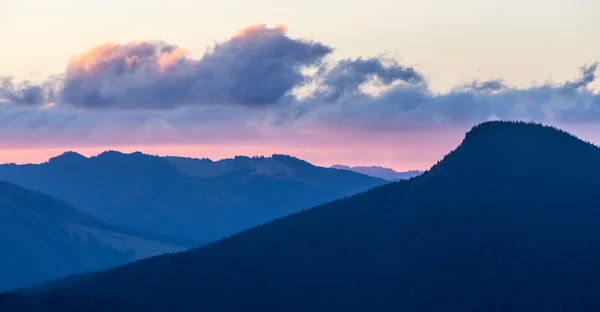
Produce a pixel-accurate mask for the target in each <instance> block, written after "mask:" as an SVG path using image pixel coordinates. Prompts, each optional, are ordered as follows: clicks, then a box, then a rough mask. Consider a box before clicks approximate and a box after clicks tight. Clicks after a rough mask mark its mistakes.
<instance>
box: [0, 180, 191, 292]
mask: <svg viewBox="0 0 600 312" xmlns="http://www.w3.org/2000/svg"><path fill="white" fill-rule="evenodd" d="M198 245H199V244H196V243H194V242H190V241H186V240H182V239H176V238H171V237H166V236H162V235H154V234H146V233H142V232H140V231H137V230H131V229H127V228H123V227H117V226H113V225H110V224H107V223H105V222H102V221H100V220H98V219H96V218H94V217H91V216H89V215H87V214H85V213H82V212H80V211H78V210H77V209H75V208H74V207H72V206H70V205H68V204H66V203H64V202H62V201H60V200H57V199H55V198H52V197H49V196H47V195H44V194H41V193H38V192H34V191H30V190H27V189H24V188H22V187H19V186H16V185H14V184H10V183H7V182H0V251H1V256H0V289H2V290H8V289H12V288H16V287H23V286H28V285H31V284H33V283H39V282H43V281H47V280H50V279H55V278H58V277H61V276H64V275H67V274H73V273H78V272H85V271H90V270H100V269H106V268H109V267H112V266H116V265H122V264H124V263H126V262H129V261H133V260H136V259H141V258H144V257H149V256H154V255H157V254H161V253H165V252H175V251H181V250H185V249H187V248H189V247H197V246H198Z"/></svg>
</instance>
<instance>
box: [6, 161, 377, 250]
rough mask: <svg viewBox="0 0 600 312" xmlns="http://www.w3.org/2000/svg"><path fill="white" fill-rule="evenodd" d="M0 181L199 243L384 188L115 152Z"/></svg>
mask: <svg viewBox="0 0 600 312" xmlns="http://www.w3.org/2000/svg"><path fill="white" fill-rule="evenodd" d="M0 180H6V181H9V182H12V183H15V184H18V185H21V186H23V187H26V188H29V189H32V190H36V191H40V192H43V193H45V194H49V195H52V196H55V197H57V198H60V199H62V200H64V201H66V202H68V203H70V204H72V205H74V206H75V207H78V208H80V209H82V210H84V211H85V212H87V213H89V214H92V215H93V216H95V217H97V218H100V219H102V220H105V221H107V222H110V223H112V224H118V225H122V226H127V227H131V228H137V229H140V230H144V231H148V232H155V233H162V234H168V235H172V236H177V237H187V238H190V239H194V240H197V241H202V242H207V241H212V240H216V239H218V238H222V237H225V236H228V235H231V234H233V233H236V232H238V231H241V230H244V229H247V228H249V227H252V226H255V225H258V224H261V223H264V222H267V221H270V220H273V219H275V218H278V217H282V216H285V215H288V214H290V213H293V212H297V211H300V210H302V209H307V208H310V207H312V206H314V205H318V204H320V203H324V202H328V201H332V200H335V199H337V198H341V197H345V196H350V195H353V194H356V193H359V192H362V191H365V190H368V189H370V188H372V187H375V186H378V185H381V184H384V183H385V181H384V180H381V179H376V178H372V177H368V176H365V175H361V174H357V173H354V172H346V171H340V170H334V169H328V168H322V167H316V166H313V165H311V164H310V163H308V162H305V161H302V160H300V159H297V158H294V157H290V156H285V155H273V156H272V157H254V158H250V157H243V156H239V157H235V158H233V159H226V160H222V161H211V160H209V159H191V158H181V157H158V156H151V155H145V154H142V153H140V152H137V153H132V154H123V153H119V152H115V151H108V152H104V153H102V154H100V155H98V156H95V157H90V158H87V157H84V156H82V155H80V154H77V153H74V152H67V153H65V154H63V155H60V156H58V157H54V158H52V159H50V160H49V161H48V162H46V163H43V164H29V165H15V164H7V165H2V166H0Z"/></svg>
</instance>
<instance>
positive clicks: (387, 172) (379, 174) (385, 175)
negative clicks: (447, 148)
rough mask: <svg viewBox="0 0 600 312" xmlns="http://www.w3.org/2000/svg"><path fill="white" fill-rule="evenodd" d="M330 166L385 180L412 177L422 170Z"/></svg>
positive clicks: (421, 172)
mask: <svg viewBox="0 0 600 312" xmlns="http://www.w3.org/2000/svg"><path fill="white" fill-rule="evenodd" d="M330 168H333V169H340V170H351V171H354V172H358V173H362V174H366V175H368V176H372V177H376V178H380V179H384V180H387V181H398V180H407V179H410V178H414V177H416V176H419V175H421V174H423V171H419V170H410V171H404V172H398V171H395V170H393V169H390V168H386V167H380V166H356V167H349V166H346V165H333V166H331V167H330Z"/></svg>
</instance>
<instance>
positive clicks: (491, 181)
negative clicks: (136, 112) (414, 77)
mask: <svg viewBox="0 0 600 312" xmlns="http://www.w3.org/2000/svg"><path fill="white" fill-rule="evenodd" d="M599 178H600V149H599V148H598V147H596V146H593V145H591V144H588V143H585V142H583V141H580V140H578V139H577V138H575V137H573V136H571V135H569V134H567V133H565V132H562V131H559V130H556V129H553V128H549V127H543V126H540V125H535V124H524V123H507V122H488V123H484V124H482V125H480V126H477V127H475V128H474V129H472V130H471V131H470V132H469V133H467V135H466V137H465V139H464V141H463V143H462V144H461V145H460V146H459V147H458V148H457V149H456V150H455V151H453V152H451V153H450V154H448V155H447V156H446V157H445V158H444V159H443V160H442V161H440V162H439V163H438V164H436V165H435V166H434V167H432V169H431V170H430V171H428V172H426V173H424V174H423V175H421V176H419V177H416V178H414V179H411V180H408V181H400V182H395V183H391V184H388V185H385V186H381V187H378V188H375V189H373V190H371V191H368V192H365V193H362V194H359V195H356V196H353V197H351V198H347V199H343V200H338V201H335V202H332V203H329V204H326V205H321V206H318V207H316V208H314V209H311V210H308V211H304V212H300V213H296V214H294V215H291V216H288V217H285V218H282V219H279V220H276V221H273V222H270V223H268V224H265V225H262V226H259V227H256V228H253V229H250V230H248V231H245V232H243V233H239V234H237V235H235V236H233V237H230V238H227V239H223V240H221V241H218V242H215V243H212V244H209V245H207V246H204V247H201V248H198V249H194V250H190V251H186V252H182V253H177V254H170V255H164V256H159V257H156V258H152V259H149V260H144V261H140V262H138V263H134V264H129V265H125V266H123V267H119V268H116V269H112V270H109V271H106V272H101V273H98V274H93V275H92V276H91V277H89V278H86V279H83V280H79V281H75V282H74V283H72V284H69V285H64V284H62V285H61V286H60V287H58V288H55V289H53V290H48V291H46V292H43V293H40V294H37V295H35V296H31V295H23V294H21V295H16V294H13V295H5V297H4V298H3V299H4V301H3V304H4V306H5V307H7V308H12V309H15V308H23V309H24V308H26V307H27V308H32V309H33V308H39V309H42V308H52V309H54V310H52V311H77V310H78V309H79V310H82V309H83V310H86V311H135V310H137V309H139V310H140V311H598V310H600V297H599V296H598V292H599V291H600V267H599V266H598V263H600V249H599V248H598V246H600V226H599V225H600V206H599V204H598V196H597V193H598V190H599V188H600V186H599V184H598V179H599ZM92 302H93V303H94V304H93V305H92V304H91V303H92Z"/></svg>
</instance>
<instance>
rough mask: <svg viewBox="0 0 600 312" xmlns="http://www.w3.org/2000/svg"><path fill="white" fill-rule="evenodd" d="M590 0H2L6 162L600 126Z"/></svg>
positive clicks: (597, 30)
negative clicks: (496, 127)
mask: <svg viewBox="0 0 600 312" xmlns="http://www.w3.org/2000/svg"><path fill="white" fill-rule="evenodd" d="M597 12H600V2H598V1H596V0H544V1H542V0H518V1H517V0H503V1H497V0H493V1H476V0H455V1H445V0H424V1H391V0H370V1H356V0H348V1H345V2H343V6H340V3H339V2H337V1H324V0H320V1H316V0H307V1H303V2H301V3H300V2H294V3H290V2H287V3H286V2H285V1H274V0H256V1H238V0H235V1H234V0H221V1H216V2H200V1H191V0H170V1H156V0H145V1H139V0H119V1H115V0H104V1H96V0H89V1H76V0H0V40H1V42H2V43H3V48H2V49H0V162H17V163H26V162H41V161H44V160H46V159H48V158H49V157H51V156H55V155H57V154H60V153H61V152H63V151H64V150H76V151H79V152H81V153H83V154H85V155H94V154H97V153H99V152H101V151H103V150H106V149H116V150H121V151H124V152H131V151H136V150H141V151H143V152H146V153H151V154H159V155H181V156H191V157H209V158H213V159H220V158H224V157H231V156H234V155H239V154H245V155H270V154H273V153H285V154H291V155H294V156H297V157H300V158H302V159H305V160H308V161H310V162H313V163H315V164H318V165H332V164H336V163H343V164H347V165H383V166H388V167H392V168H395V169H397V170H408V169H427V168H428V167H429V166H431V165H432V164H434V163H435V162H436V161H437V160H438V159H440V158H441V157H443V155H445V154H446V153H447V152H449V151H450V150H451V149H453V148H454V147H456V145H458V144H459V143H460V141H461V139H462V137H463V135H464V132H465V131H468V129H470V128H471V127H472V126H474V125H476V124H477V123H480V122H483V121H486V120H491V119H507V120H528V121H536V122H541V123H545V124H551V125H555V126H558V127H561V128H563V129H565V130H567V131H570V132H573V133H574V134H576V135H578V136H580V137H582V138H584V139H586V140H590V141H592V142H594V143H600V95H599V93H598V92H599V90H600V83H599V82H598V81H597V80H596V75H597V73H598V68H597V65H596V62H597V61H600V40H599V39H600V37H599V35H598V34H600V19H598V18H597Z"/></svg>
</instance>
